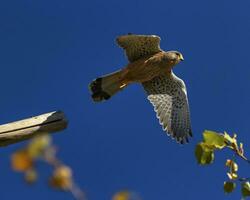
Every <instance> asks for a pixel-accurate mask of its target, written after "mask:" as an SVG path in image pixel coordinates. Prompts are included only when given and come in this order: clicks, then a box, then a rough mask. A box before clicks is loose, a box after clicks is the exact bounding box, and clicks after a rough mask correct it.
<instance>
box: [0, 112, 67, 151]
mask: <svg viewBox="0 0 250 200" xmlns="http://www.w3.org/2000/svg"><path fill="white" fill-rule="evenodd" d="M67 124H68V121H67V119H66V117H65V115H64V113H63V112H62V111H55V112H50V113H46V114H42V115H39V116H35V117H31V118H28V119H24V120H20V121H15V122H11V123H8V124H3V125H0V147H1V146H7V145H9V144H14V143H17V142H20V141H23V140H27V139H29V138H31V137H33V136H35V135H38V134H44V133H54V132H57V131H61V130H63V129H65V128H66V127H67Z"/></svg>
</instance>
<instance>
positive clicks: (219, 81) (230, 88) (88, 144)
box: [0, 0, 250, 200]
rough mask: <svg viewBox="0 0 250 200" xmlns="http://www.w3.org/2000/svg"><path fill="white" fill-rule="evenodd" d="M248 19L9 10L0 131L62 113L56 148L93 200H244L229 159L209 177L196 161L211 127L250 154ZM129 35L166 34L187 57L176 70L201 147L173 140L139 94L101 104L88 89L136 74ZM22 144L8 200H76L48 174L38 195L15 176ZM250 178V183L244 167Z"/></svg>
mask: <svg viewBox="0 0 250 200" xmlns="http://www.w3.org/2000/svg"><path fill="white" fill-rule="evenodd" d="M249 9H250V2H249V1H247V0H239V1H233V0H227V1H226V0H224V1H223V0H221V1H218V0H210V1H200V0H189V1H186V0H179V1H173V0H172V1H168V0H156V1H148V0H140V1H135V0H126V1H118V0H106V1H97V0H92V1H82V0H81V1H80V0H75V1H66V0H54V1H48V0H43V1H32V0H23V1H22V0H9V1H1V2H0V66H1V76H0V77H1V78H0V90H1V98H0V102H1V109H0V110H1V112H0V113H1V115H0V123H7V122H9V121H15V120H18V119H22V118H25V117H29V116H32V115H37V114H41V113H45V112H49V111H53V110H58V109H60V110H63V111H64V112H65V113H66V115H67V117H68V119H69V122H70V123H69V127H68V129H67V130H66V131H63V132H61V133H58V134H55V135H54V137H53V138H54V141H55V143H56V144H57V145H58V146H59V149H60V153H59V157H60V158H62V159H63V160H64V161H65V163H66V164H68V165H70V166H71V167H72V168H73V170H74V175H75V178H76V181H77V183H78V184H79V185H80V186H81V187H82V188H84V189H85V190H86V191H87V194H88V197H89V200H108V199H110V198H111V196H112V194H113V193H115V192H116V191H118V190H121V189H124V188H128V189H130V190H132V191H135V192H137V193H138V194H139V195H140V196H141V197H142V199H143V200H165V199H176V200H179V199H201V198H202V199H204V200H210V199H225V198H228V199H232V200H233V199H239V195H240V192H239V191H237V192H235V194H233V195H230V196H229V197H225V196H224V194H223V191H222V184H223V181H224V180H225V179H226V169H225V167H224V160H225V159H226V158H227V157H226V156H225V154H227V153H225V152H224V153H225V154H224V153H219V155H216V160H215V164H214V165H213V166H209V167H200V166H198V165H197V164H196V161H195V158H194V154H193V151H194V147H195V144H196V143H197V142H199V141H200V140H201V138H202V135H201V134H202V131H203V130H204V129H212V130H218V131H224V130H226V131H228V132H236V133H238V137H239V139H240V140H242V141H244V143H245V148H246V152H248V153H249V152H250V140H249V133H250V115H249V113H250V106H249V102H250V93H249V91H250V59H249V58H250V56H249V52H250V12H249ZM128 32H132V33H138V34H157V35H159V36H161V38H162V42H161V47H162V49H164V50H179V51H180V52H182V53H183V55H184V57H185V61H184V62H183V63H181V64H179V65H178V66H177V67H176V68H175V70H174V71H175V73H176V74H177V75H178V76H179V77H181V78H182V79H183V80H185V83H186V85H187V88H188V95H189V101H190V109H191V119H192V127H193V134H194V138H193V139H192V140H191V143H190V144H188V145H185V146H180V145H177V144H176V143H175V142H174V141H172V140H171V139H170V138H169V137H168V136H167V135H166V134H164V132H163V131H162V130H161V127H160V126H159V124H158V121H157V119H156V118H155V113H154V111H153V108H152V106H151V105H150V103H149V102H148V101H147V100H146V95H145V93H144V91H143V90H142V87H141V86H140V85H131V86H130V87H129V88H127V89H126V90H124V91H123V92H122V93H119V94H118V95H117V96H115V97H114V98H112V99H111V100H110V101H108V102H105V103H101V104H95V103H93V102H92V101H91V98H90V95H89V91H88V87H87V86H88V83H89V82H90V81H91V80H92V79H94V78H95V77H97V76H100V75H102V74H105V73H109V72H112V71H113V70H117V69H118V68H120V67H122V66H124V65H126V63H127V60H126V58H125V57H124V54H123V52H122V49H120V48H118V47H117V46H116V44H115V42H114V39H115V37H116V36H117V35H122V34H126V33H128ZM21 146H23V144H22V143H21V144H16V145H12V146H9V147H7V148H2V149H1V156H0V163H1V170H0V177H1V181H0V184H1V192H0V199H1V200H12V199H27V200H28V199H34V198H35V199H37V200H40V199H41V200H42V199H48V198H49V199H53V200H57V199H58V200H59V199H72V196H71V195H70V194H67V193H66V194H65V193H60V192H56V191H53V190H50V189H49V188H48V187H47V186H46V177H47V176H48V175H49V169H48V168H47V167H46V166H45V165H43V164H42V165H39V166H38V167H39V169H40V171H41V173H42V174H41V178H40V181H39V182H38V183H37V184H36V185H34V186H31V187H30V186H27V185H25V184H24V182H23V180H22V176H21V174H18V173H14V172H12V171H11V169H10V163H9V156H10V154H11V153H12V152H13V151H15V150H16V149H18V148H20V147H21ZM227 155H229V154H227ZM240 167H241V166H240ZM240 174H243V175H245V176H249V166H246V164H245V163H242V167H241V168H240ZM238 189H239V188H238Z"/></svg>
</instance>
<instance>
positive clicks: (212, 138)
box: [203, 130, 226, 149]
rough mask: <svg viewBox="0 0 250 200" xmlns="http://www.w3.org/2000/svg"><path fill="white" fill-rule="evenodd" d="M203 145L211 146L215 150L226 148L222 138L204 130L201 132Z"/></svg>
mask: <svg viewBox="0 0 250 200" xmlns="http://www.w3.org/2000/svg"><path fill="white" fill-rule="evenodd" d="M203 138H204V143H206V144H207V145H210V146H213V147H215V148H217V149H222V148H224V147H225V146H226V144H225V142H224V137H223V136H222V135H220V134H218V133H216V132H214V131H208V130H205V131H204V132H203Z"/></svg>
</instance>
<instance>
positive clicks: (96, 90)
mask: <svg viewBox="0 0 250 200" xmlns="http://www.w3.org/2000/svg"><path fill="white" fill-rule="evenodd" d="M89 89H90V91H91V92H92V95H91V97H92V99H93V101H95V102H100V101H102V100H108V99H109V98H110V97H111V96H110V95H109V94H108V93H107V92H105V91H103V90H102V78H97V79H95V80H94V81H92V82H91V83H90V84H89Z"/></svg>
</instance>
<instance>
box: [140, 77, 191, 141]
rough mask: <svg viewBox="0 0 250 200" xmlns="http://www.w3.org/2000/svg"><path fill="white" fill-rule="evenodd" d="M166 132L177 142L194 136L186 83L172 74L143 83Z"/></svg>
mask: <svg viewBox="0 0 250 200" xmlns="http://www.w3.org/2000/svg"><path fill="white" fill-rule="evenodd" d="M142 85H143V87H144V89H145V90H146V92H147V94H148V99H149V101H150V102H151V103H152V104H153V106H154V110H155V112H156V113H157V118H158V119H159V122H160V124H161V125H162V128H163V130H164V131H166V132H167V133H168V135H170V136H171V137H172V138H174V139H176V140H177V142H180V143H186V142H188V137H189V136H192V131H191V123H190V114H189V106H188V99H187V92H186V86H185V84H184V82H183V81H182V80H181V79H180V78H178V77H177V76H175V75H174V74H173V73H171V75H170V76H167V75H161V76H158V77H155V78H153V79H152V80H150V81H147V82H144V83H142Z"/></svg>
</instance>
